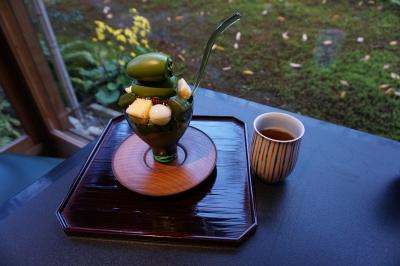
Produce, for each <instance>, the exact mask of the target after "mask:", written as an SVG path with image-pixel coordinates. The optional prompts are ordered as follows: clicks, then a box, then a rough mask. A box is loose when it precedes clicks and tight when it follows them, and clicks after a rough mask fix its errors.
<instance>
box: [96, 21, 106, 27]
mask: <svg viewBox="0 0 400 266" xmlns="http://www.w3.org/2000/svg"><path fill="white" fill-rule="evenodd" d="M94 23H95V24H96V25H97V26H98V27H99V28H101V29H104V28H105V23H104V22H103V21H100V20H95V21H94Z"/></svg>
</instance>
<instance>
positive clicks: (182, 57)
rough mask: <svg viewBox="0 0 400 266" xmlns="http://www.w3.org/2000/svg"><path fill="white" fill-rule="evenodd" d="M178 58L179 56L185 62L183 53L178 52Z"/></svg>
mask: <svg viewBox="0 0 400 266" xmlns="http://www.w3.org/2000/svg"><path fill="white" fill-rule="evenodd" d="M178 58H179V59H180V60H182V61H183V62H186V58H185V57H184V56H183V55H181V54H178Z"/></svg>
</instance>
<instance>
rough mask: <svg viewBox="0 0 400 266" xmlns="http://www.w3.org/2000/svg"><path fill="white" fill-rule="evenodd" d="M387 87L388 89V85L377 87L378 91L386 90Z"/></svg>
mask: <svg viewBox="0 0 400 266" xmlns="http://www.w3.org/2000/svg"><path fill="white" fill-rule="evenodd" d="M389 87H390V85H389V84H382V85H379V89H381V90H386V89H387V88H389Z"/></svg>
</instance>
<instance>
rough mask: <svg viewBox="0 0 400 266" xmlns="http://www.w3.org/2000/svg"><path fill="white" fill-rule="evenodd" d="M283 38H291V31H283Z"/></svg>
mask: <svg viewBox="0 0 400 266" xmlns="http://www.w3.org/2000/svg"><path fill="white" fill-rule="evenodd" d="M282 38H283V39H284V40H287V39H289V32H287V31H285V32H284V33H282Z"/></svg>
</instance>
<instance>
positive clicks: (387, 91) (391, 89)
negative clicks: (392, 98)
mask: <svg viewBox="0 0 400 266" xmlns="http://www.w3.org/2000/svg"><path fill="white" fill-rule="evenodd" d="M385 94H386V95H392V94H394V89H393V88H389V89H387V90H385Z"/></svg>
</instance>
